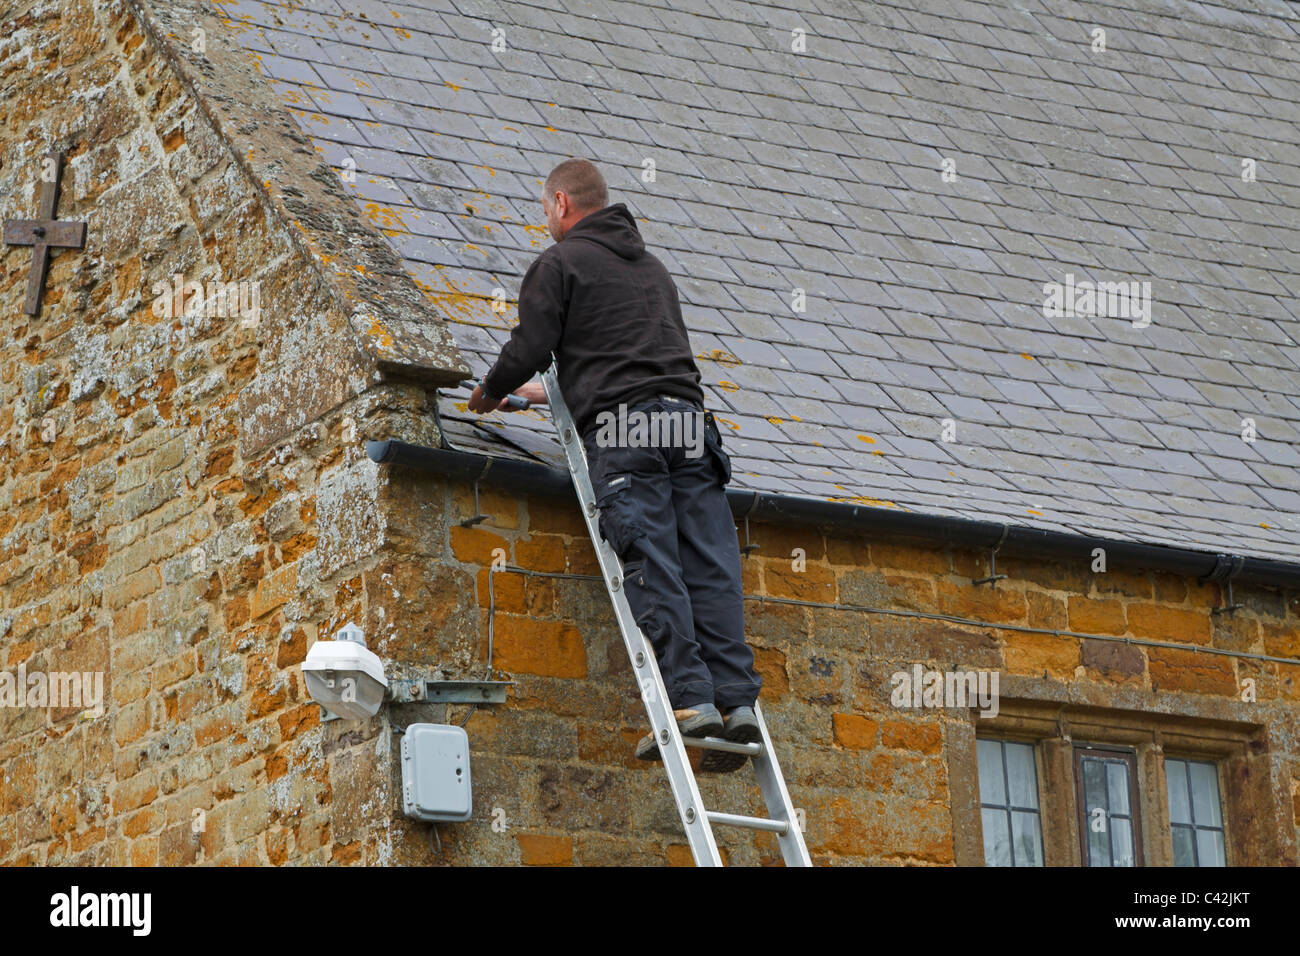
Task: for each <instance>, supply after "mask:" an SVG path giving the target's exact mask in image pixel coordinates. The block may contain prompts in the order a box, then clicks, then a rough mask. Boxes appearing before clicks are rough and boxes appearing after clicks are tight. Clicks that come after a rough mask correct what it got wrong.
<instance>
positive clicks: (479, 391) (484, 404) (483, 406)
mask: <svg viewBox="0 0 1300 956" xmlns="http://www.w3.org/2000/svg"><path fill="white" fill-rule="evenodd" d="M511 394H513V395H519V396H521V397H522V398H526V399H528V400H529V401H530V402H532V403H533V404H534V405H545V404H546V388H545V386H543V385H542V383H541V382H527V383H525V384H523V385H521V386H519V387H518V388H517V389H515V390H514V391H513V392H512V393H511ZM469 410H470V411H471V412H478V413H479V414H480V415H485V414H487V413H488V412H513V411H515V409H513V408H511V407H510V406H509V405H508V404H507V403H506V399H505V397H504V396H502V397H501V399H500V400H498V401H496V402H492V401H489V400H488V398H487V396H486V395H484V394H483V387H482V386H481V385H475V386H474V393H473V394H472V395H470V397H469Z"/></svg>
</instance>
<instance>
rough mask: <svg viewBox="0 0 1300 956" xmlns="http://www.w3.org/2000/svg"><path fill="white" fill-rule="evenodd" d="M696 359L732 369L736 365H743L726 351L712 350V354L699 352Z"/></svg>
mask: <svg viewBox="0 0 1300 956" xmlns="http://www.w3.org/2000/svg"><path fill="white" fill-rule="evenodd" d="M695 357H696V358H698V359H707V360H708V361H710V362H717V363H718V364H719V365H722V366H725V367H726V368H734V367H735V366H737V365H742V364H744V363H743V362H741V361H740V359H738V358H737V357H736V356H734V355H732V354H731V353H730V352H728V351H727V350H726V349H714V350H713V351H712V352H700V353H698V354H696V356H695Z"/></svg>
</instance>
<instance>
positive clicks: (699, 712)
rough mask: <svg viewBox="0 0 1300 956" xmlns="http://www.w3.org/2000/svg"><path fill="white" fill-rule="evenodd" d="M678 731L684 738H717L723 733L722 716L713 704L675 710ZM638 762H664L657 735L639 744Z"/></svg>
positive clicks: (637, 748) (642, 740)
mask: <svg viewBox="0 0 1300 956" xmlns="http://www.w3.org/2000/svg"><path fill="white" fill-rule="evenodd" d="M673 716H674V717H676V718H677V729H678V730H679V731H681V734H682V736H683V737H717V736H719V735H720V734H721V733H722V729H723V722H722V715H721V714H720V713H718V708H717V707H714V706H713V705H712V704H691V705H689V706H687V707H683V708H682V709H681V710H674V711H673ZM636 759H637V760H655V761H657V760H662V759H663V758H662V756H660V753H659V745H658V744H657V743H656V742H655V735H654V734H652V733H650V734H646V735H645V736H644V737H642V738H641V739H640V741H638V742H637V745H636Z"/></svg>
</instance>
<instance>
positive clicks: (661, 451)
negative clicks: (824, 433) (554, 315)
mask: <svg viewBox="0 0 1300 956" xmlns="http://www.w3.org/2000/svg"><path fill="white" fill-rule="evenodd" d="M656 412H658V413H673V414H675V415H676V416H679V417H678V419H677V420H678V421H680V422H682V423H683V426H684V427H683V428H682V429H680V430H678V431H676V432H673V431H672V429H671V428H669V427H667V426H668V422H670V420H671V415H668V416H665V415H661V416H660V418H659V422H660V423H661V426H662V427H660V428H659V429H658V432H657V438H658V443H657V444H653V445H652V444H638V441H639V440H644V439H646V438H647V437H649V436H646V435H643V436H641V439H638V437H637V436H636V433H635V431H634V429H633V428H632V427H631V424H629V427H628V428H627V431H626V434H624V433H623V432H621V431H620V430H619V429H617V428H609V427H606V428H605V429H604V431H603V433H602V428H601V425H600V421H601V417H600V416H598V418H597V424H595V425H592V426H591V427H590V428H588V430H587V431H586V432H585V433H584V434H583V436H582V440H583V446H584V447H585V448H586V451H587V466H588V471H589V473H590V475H591V482H592V486H593V490H594V492H595V496H596V504H597V506H598V507H599V508H600V532H601V535H602V536H603V537H604V538H605V540H606V541H608V542H609V544H610V547H611V548H613V550H614V552H615V553H616V554H617V555H618V556H619V558H620V559H622V561H623V577H624V582H625V583H624V587H625V589H626V595H627V600H628V605H629V606H630V607H631V609H632V613H633V614H634V615H635V616H636V620H637V624H638V625H639V626H640V627H641V630H642V631H643V632H644V633H645V635H646V637H647V638H649V640H650V643H651V645H652V646H653V647H654V649H655V657H656V659H657V660H658V662H659V671H660V674H661V675H662V677H663V680H664V687H665V688H666V689H667V691H668V701H669V703H670V704H671V705H672V707H673V708H674V709H681V708H684V707H688V706H690V705H693V704H700V703H713V704H716V705H717V706H718V708H719V709H722V710H724V711H725V710H726V709H729V708H731V707H738V706H748V707H752V706H753V705H754V701H755V700H756V699H757V698H758V691H759V688H760V687H761V686H762V678H760V677H759V676H758V674H757V673H756V672H755V671H754V654H753V651H751V650H750V648H749V645H748V644H747V643H746V642H745V610H744V597H743V592H742V588H741V574H740V548H739V546H738V545H737V542H736V526H735V522H734V521H733V519H732V516H731V509H730V508H729V507H728V505H727V499H726V495H725V493H724V491H723V489H724V488H725V486H726V484H727V482H728V481H730V480H731V460H730V458H729V457H728V455H727V453H726V452H725V451H723V450H722V438H721V435H720V434H719V432H718V426H717V423H716V422H714V420H713V416H712V414H710V413H708V412H705V411H704V410H703V409H702V408H701V407H700V406H699V405H698V404H696V403H694V402H689V401H686V400H684V399H666V398H663V397H660V398H657V399H654V400H651V401H646V402H640V403H636V404H633V405H630V406H619V409H617V410H611V412H610V413H609V414H613V415H615V416H620V415H621V416H624V417H625V420H626V421H628V422H629V423H632V422H635V421H636V416H637V413H640V414H641V415H642V416H643V418H642V419H641V421H643V422H644V421H647V420H649V421H651V422H653V421H654V420H655V419H654V417H653V415H654V413H656ZM688 416H694V425H693V426H686V425H685V424H684V423H685V422H686V421H687V418H688ZM692 429H694V432H693V434H692ZM650 431H651V434H652V435H653V434H655V433H656V432H655V429H654V428H652V429H651V430H650ZM616 432H617V434H614V433H616ZM650 440H654V439H653V438H651V439H650Z"/></svg>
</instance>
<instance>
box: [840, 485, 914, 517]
mask: <svg viewBox="0 0 1300 956" xmlns="http://www.w3.org/2000/svg"><path fill="white" fill-rule="evenodd" d="M835 487H836V488H843V487H844V486H843V485H836V486H835ZM826 500H827V501H842V502H845V503H848V504H857V505H871V506H872V507H874V508H897V507H898V505H897V504H895V503H894V502H892V501H886V500H885V499H884V498H871V497H869V496H867V495H846V496H844V497H835V496H833V495H830V496H827V498H826ZM902 510H903V511H906V510H907V509H906V508H903V509H902Z"/></svg>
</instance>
